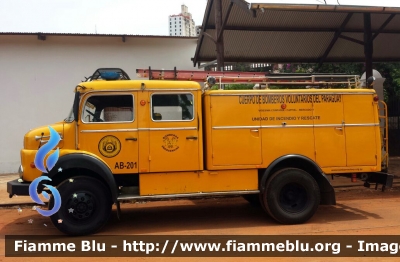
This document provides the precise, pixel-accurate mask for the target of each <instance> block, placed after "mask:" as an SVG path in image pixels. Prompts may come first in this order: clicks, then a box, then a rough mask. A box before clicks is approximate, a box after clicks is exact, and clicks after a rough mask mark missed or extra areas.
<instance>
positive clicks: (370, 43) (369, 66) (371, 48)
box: [364, 13, 374, 79]
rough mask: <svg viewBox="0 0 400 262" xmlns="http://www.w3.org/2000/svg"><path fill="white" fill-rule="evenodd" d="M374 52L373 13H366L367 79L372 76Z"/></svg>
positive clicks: (365, 51) (365, 52)
mask: <svg viewBox="0 0 400 262" xmlns="http://www.w3.org/2000/svg"><path fill="white" fill-rule="evenodd" d="M373 52H374V46H373V39H372V30H371V14H370V13H364V54H365V79H368V77H370V76H372V75H373V74H372V54H373Z"/></svg>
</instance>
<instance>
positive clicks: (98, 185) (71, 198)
mask: <svg viewBox="0 0 400 262" xmlns="http://www.w3.org/2000/svg"><path fill="white" fill-rule="evenodd" d="M57 189H58V191H59V192H60V196H61V207H60V209H59V211H58V212H57V213H55V214H54V215H52V216H51V217H50V218H51V221H52V222H53V224H54V226H55V227H56V228H57V229H59V230H60V231H61V232H63V233H65V234H68V235H88V234H93V233H95V232H97V231H98V230H100V229H101V228H102V227H103V226H104V225H105V224H106V223H107V221H108V219H109V217H110V215H111V209H112V199H111V193H110V190H109V189H108V188H107V187H106V186H105V185H104V184H103V183H102V182H101V181H99V180H97V179H95V178H91V177H84V176H79V177H72V178H71V179H67V180H65V181H63V182H62V183H61V184H60V185H59V186H58V187H57ZM53 206H54V199H53V197H52V198H51V199H50V202H49V208H52V207H53Z"/></svg>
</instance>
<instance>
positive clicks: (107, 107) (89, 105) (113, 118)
mask: <svg viewBox="0 0 400 262" xmlns="http://www.w3.org/2000/svg"><path fill="white" fill-rule="evenodd" d="M133 113H134V112H133V96H132V95H93V96H90V97H89V98H88V99H87V100H86V102H85V104H84V107H83V111H82V121H83V122H84V123H93V122H132V121H133V120H134V119H133Z"/></svg>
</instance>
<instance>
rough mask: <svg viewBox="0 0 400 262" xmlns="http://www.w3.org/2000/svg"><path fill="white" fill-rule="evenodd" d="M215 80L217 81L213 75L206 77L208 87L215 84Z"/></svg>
mask: <svg viewBox="0 0 400 262" xmlns="http://www.w3.org/2000/svg"><path fill="white" fill-rule="evenodd" d="M216 82H217V80H216V79H215V77H213V76H209V77H207V83H208V84H209V86H210V87H211V86H213V85H215V83H216Z"/></svg>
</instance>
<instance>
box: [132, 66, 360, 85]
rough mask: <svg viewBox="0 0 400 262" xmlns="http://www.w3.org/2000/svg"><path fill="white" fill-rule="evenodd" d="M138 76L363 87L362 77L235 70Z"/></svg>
mask: <svg viewBox="0 0 400 262" xmlns="http://www.w3.org/2000/svg"><path fill="white" fill-rule="evenodd" d="M136 74H137V76H138V77H146V78H147V77H148V78H149V80H189V81H197V82H208V81H209V78H210V77H213V78H215V81H214V82H212V83H213V84H238V83H247V84H251V83H254V84H263V85H286V86H291V85H292V86H294V85H296V86H302V85H303V86H312V87H329V88H332V87H334V86H335V85H336V86H339V87H340V88H343V87H345V86H346V87H348V88H360V87H361V82H360V76H358V75H345V74H270V73H265V72H237V71H236V72H235V71H191V70H176V67H175V68H174V70H164V69H161V70H159V69H157V70H154V69H151V68H150V67H149V69H136Z"/></svg>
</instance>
